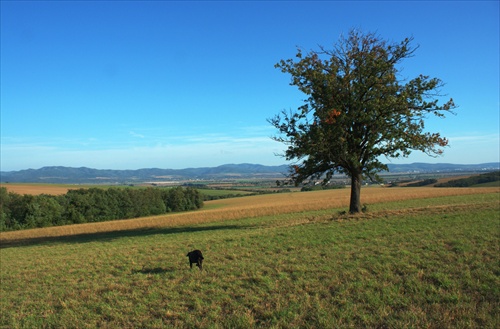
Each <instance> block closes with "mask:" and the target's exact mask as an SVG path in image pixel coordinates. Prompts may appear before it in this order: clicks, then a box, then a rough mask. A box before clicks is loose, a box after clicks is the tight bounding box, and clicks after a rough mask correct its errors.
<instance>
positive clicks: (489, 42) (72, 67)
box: [0, 1, 500, 171]
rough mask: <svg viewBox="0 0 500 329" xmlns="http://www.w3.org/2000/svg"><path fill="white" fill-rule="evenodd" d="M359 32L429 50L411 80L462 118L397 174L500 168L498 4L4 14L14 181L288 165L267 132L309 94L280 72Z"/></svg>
mask: <svg viewBox="0 0 500 329" xmlns="http://www.w3.org/2000/svg"><path fill="white" fill-rule="evenodd" d="M351 28H357V29H361V30H363V31H365V32H376V33H378V34H379V35H380V36H381V37H382V38H384V39H388V40H392V41H400V40H402V39H404V38H405V37H409V36H413V37H414V39H415V41H414V44H415V45H419V49H418V50H417V52H416V54H415V57H413V58H410V59H408V60H406V61H405V62H404V63H403V66H404V71H403V75H405V76H407V77H408V78H413V77H415V76H417V75H418V74H426V75H430V76H431V77H438V78H440V79H442V80H443V81H444V82H445V83H446V86H445V87H444V88H443V90H442V92H443V93H445V94H447V95H448V98H449V97H452V98H453V99H454V100H455V103H456V104H457V105H459V108H458V109H457V110H456V113H457V115H455V116H453V115H452V116H448V117H447V118H446V119H429V120H428V121H427V127H426V128H427V130H428V131H431V132H440V133H441V134H442V136H445V137H447V138H448V139H449V140H450V147H449V148H446V149H445V153H444V155H443V156H441V157H439V158H431V157H428V156H426V155H423V154H422V153H419V152H416V151H415V152H413V153H412V155H411V156H410V157H409V158H402V159H391V160H390V161H391V162H392V163H412V162H430V163H439V162H448V163H482V162H497V161H500V154H499V153H500V151H499V149H500V138H499V130H500V129H499V125H500V123H499V122H500V118H499V106H500V100H499V89H500V86H499V76H500V73H499V48H500V47H499V39H500V37H499V2H498V1H470V2H468V1H456V2H455V1H441V2H440V1H429V2H427V1H384V2H379V1H366V2H364V1H349V2H347V1H346V2H342V1H332V2H327V1H321V2H314V1H304V2H301V1H293V2H285V1H266V2H264V1H258V2H257V1H247V2H230V1H217V2H211V1H203V2H194V1H193V2H189V1H183V2H174V1H151V2H147V1H142V2H134V1H126V2H125V1H124V2H121V1H102V2H98V1H88V2H87V1H67V2H65V1H51V2H48V1H47V2H45V1H18V2H16V1H1V103H0V104H1V126H0V127H1V145H0V146H1V154H0V155H1V170H2V171H11V170H21V169H28V168H40V167H43V166H55V165H60V166H71V167H82V166H85V167H91V168H98V169H138V168H151V167H157V168H187V167H205V166H217V165H222V164H226V163H260V164H265V165H279V164H284V163H286V162H285V160H284V159H283V158H281V157H278V156H275V153H280V152H282V151H283V150H284V146H283V145H282V144H280V143H277V142H275V141H273V140H271V138H270V137H271V136H273V135H275V133H276V131H275V129H274V128H273V127H272V126H271V125H270V124H269V123H268V122H267V121H266V119H268V118H271V117H272V116H274V115H275V114H277V113H279V112H280V111H281V110H282V109H295V108H297V107H298V106H300V105H301V104H302V100H303V99H304V98H305V96H304V95H303V94H301V93H300V92H298V91H297V90H296V87H293V86H290V85H289V82H290V76H288V75H286V74H284V73H281V71H280V70H278V69H276V68H274V64H275V63H277V62H278V61H279V60H281V59H287V58H293V57H294V56H295V54H296V49H297V46H300V47H301V48H303V49H305V50H311V49H312V50H316V49H318V45H323V46H326V47H328V46H331V45H333V44H335V43H336V42H337V40H338V39H339V37H340V35H342V34H346V33H347V32H348V31H349V30H350V29H351ZM384 161H385V162H387V161H389V160H385V159H384Z"/></svg>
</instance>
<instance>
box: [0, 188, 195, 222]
mask: <svg viewBox="0 0 500 329" xmlns="http://www.w3.org/2000/svg"><path fill="white" fill-rule="evenodd" d="M201 207H203V196H202V195H201V193H199V192H198V190H195V189H193V188H190V187H188V188H182V187H176V188H173V189H158V188H151V187H149V188H145V189H131V188H125V189H124V188H109V189H101V188H89V189H77V190H70V191H68V192H67V193H66V194H65V195H62V196H53V195H47V194H42V195H37V196H35V195H19V194H17V193H9V192H7V189H6V188H5V187H2V188H1V190H0V231H10V230H20V229H28V228H37V227H46V226H56V225H65V224H79V223H91V222H101V221H107V220H115V219H127V218H134V217H143V216H152V215H160V214H164V213H167V212H171V211H186V210H195V209H199V208H201Z"/></svg>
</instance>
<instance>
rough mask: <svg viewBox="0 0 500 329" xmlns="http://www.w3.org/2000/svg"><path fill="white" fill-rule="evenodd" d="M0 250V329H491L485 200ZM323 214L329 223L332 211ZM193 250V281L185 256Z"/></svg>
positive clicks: (492, 245) (489, 204)
mask: <svg viewBox="0 0 500 329" xmlns="http://www.w3.org/2000/svg"><path fill="white" fill-rule="evenodd" d="M367 207H368V213H366V214H364V215H359V216H349V215H342V214H340V212H339V211H338V210H329V211H315V212H304V213H295V214H286V215H278V216H269V217H262V218H252V219H240V220H235V221H226V222H224V223H212V224H206V225H197V226H190V227H176V228H165V229H154V230H136V231H127V232H116V233H99V234H90V235H83V236H77V237H64V238H54V239H51V240H46V241H44V242H33V243H31V244H24V245H17V246H9V247H5V248H2V249H1V250H0V256H1V273H0V275H1V276H0V278H1V289H0V298H1V299H0V300H1V304H0V306H1V310H0V316H1V321H0V324H1V326H2V328H95V327H100V328H174V327H179V328H252V327H265V328H335V327H337V328H338V327H368V328H424V327H430V328H498V327H499V326H500V318H499V315H498V314H499V313H500V312H499V311H500V309H499V306H500V305H499V299H500V278H499V276H500V265H499V252H500V250H499V227H500V226H499V224H500V215H499V214H500V213H499V210H500V203H499V197H498V194H497V193H492V194H483V195H468V196H457V197H443V198H434V199H421V200H410V201H405V202H394V203H384V204H373V205H368V206H367ZM332 214H333V215H332ZM195 248H199V249H201V250H202V251H203V252H204V256H205V263H204V268H205V270H204V271H203V272H200V271H198V270H197V269H194V268H193V269H192V270H190V269H189V265H188V261H187V257H186V256H185V255H186V253H187V252H188V251H189V250H191V249H195Z"/></svg>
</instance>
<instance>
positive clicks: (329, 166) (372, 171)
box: [268, 30, 455, 213]
mask: <svg viewBox="0 0 500 329" xmlns="http://www.w3.org/2000/svg"><path fill="white" fill-rule="evenodd" d="M412 42H413V39H412V38H406V39H404V40H403V41H401V42H398V43H392V42H389V41H386V40H383V39H381V38H380V37H379V36H377V35H375V34H372V33H362V32H359V31H357V30H351V31H350V32H349V34H348V35H347V36H345V37H341V39H340V40H339V42H338V43H337V44H336V45H335V46H334V47H333V49H331V50H327V49H325V48H324V47H319V50H318V51H310V52H308V53H307V54H304V53H303V52H302V50H301V49H300V48H299V49H298V51H297V55H296V59H295V60H294V59H288V60H281V61H280V62H279V63H277V64H276V67H277V68H279V69H281V71H282V72H284V73H289V74H290V75H291V78H292V79H291V83H290V85H294V86H297V87H298V89H299V90H300V91H301V92H303V93H304V94H306V95H307V96H308V97H307V99H305V101H304V104H303V105H302V106H300V107H299V108H298V109H296V110H290V111H285V110H283V111H282V112H281V113H280V114H278V115H276V116H275V117H273V118H271V119H269V120H268V121H269V122H270V123H271V124H272V125H273V126H274V127H276V128H277V129H278V130H279V134H278V135H277V136H276V137H273V139H274V140H276V141H279V142H282V143H284V144H285V145H286V146H287V149H286V151H285V153H284V154H282V156H284V157H285V158H286V160H289V161H293V163H294V164H293V165H291V166H290V172H289V176H288V178H290V179H291V181H293V182H294V183H295V184H299V183H301V182H303V181H305V180H307V179H319V178H323V182H325V183H326V182H328V181H329V180H330V178H331V177H332V175H333V174H334V173H343V174H346V175H347V176H348V177H350V179H351V201H350V207H349V211H350V212H351V213H356V212H360V211H361V199H360V195H361V183H362V180H363V178H364V177H368V178H370V179H377V178H378V176H377V172H380V171H383V170H388V167H387V165H385V164H383V163H382V162H380V157H381V156H385V157H387V158H398V157H407V156H408V155H409V154H410V153H411V151H412V150H418V151H422V152H424V153H426V154H428V155H430V156H437V155H440V154H441V153H442V152H443V147H445V146H446V145H447V144H448V140H447V139H446V138H444V137H441V136H440V134H439V133H430V132H425V125H424V121H425V119H427V118H428V117H429V116H432V115H434V116H438V117H444V115H445V114H446V113H447V112H452V110H453V109H454V108H455V104H454V103H453V100H452V99H450V100H449V101H447V102H446V103H444V104H439V102H440V98H441V97H442V95H441V94H440V87H442V86H443V83H442V81H441V80H439V79H437V78H430V77H429V76H425V75H419V76H418V77H416V78H414V79H411V80H409V79H406V78H405V77H403V76H402V75H401V73H402V72H401V69H402V68H401V66H400V65H401V62H402V61H403V60H404V59H406V58H410V57H413V55H414V52H415V50H416V49H417V48H418V47H413V46H412Z"/></svg>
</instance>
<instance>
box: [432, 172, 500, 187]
mask: <svg viewBox="0 0 500 329" xmlns="http://www.w3.org/2000/svg"><path fill="white" fill-rule="evenodd" d="M499 180H500V171H494V172H490V173H486V174H481V175H478V176H471V177H468V178H462V179H455V180H451V181H449V182H446V183H441V184H436V187H469V186H472V185H477V184H484V183H490V182H496V181H499Z"/></svg>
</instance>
